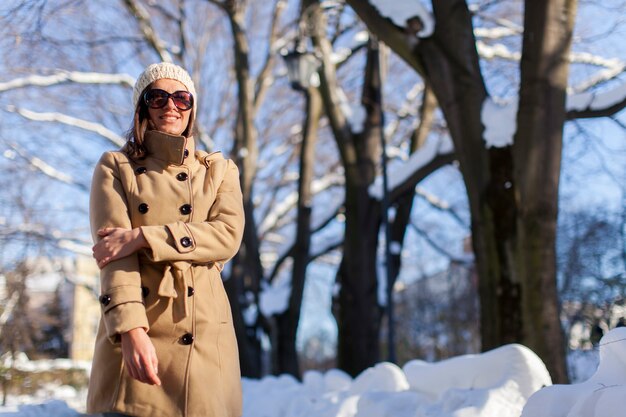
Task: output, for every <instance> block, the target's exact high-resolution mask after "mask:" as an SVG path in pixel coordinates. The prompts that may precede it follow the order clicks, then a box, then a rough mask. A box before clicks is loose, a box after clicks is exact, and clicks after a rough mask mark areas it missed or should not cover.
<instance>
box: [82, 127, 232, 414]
mask: <svg viewBox="0 0 626 417" xmlns="http://www.w3.org/2000/svg"><path fill="white" fill-rule="evenodd" d="M145 144H146V148H147V149H148V156H147V157H146V158H145V159H142V160H140V161H137V162H134V161H131V160H129V159H128V157H126V155H125V154H123V153H121V152H107V153H105V154H104V155H103V156H102V158H101V159H100V162H99V163H98V165H97V166H96V169H95V171H94V176H93V181H92V188H91V197H90V220H91V230H92V234H93V236H94V240H96V239H98V237H97V235H96V232H97V230H99V229H101V228H103V227H124V228H135V227H141V228H142V231H143V234H144V236H145V238H146V240H147V242H148V243H149V245H150V249H146V250H142V251H141V252H138V253H136V254H133V255H131V256H128V257H125V258H122V259H119V260H117V261H114V262H111V263H110V264H108V265H107V266H105V267H104V268H103V269H102V270H101V272H100V278H101V296H100V304H101V307H102V319H101V321H100V326H99V329H98V335H97V339H96V346H95V354H94V360H93V366H92V371H91V378H90V382H89V393H88V398H87V411H88V412H89V413H99V412H105V411H109V412H111V411H115V412H120V413H124V414H128V415H132V416H151V417H166V416H167V417H174V416H188V417H236V416H240V415H241V381H240V372H239V356H238V351H237V343H236V340H235V334H234V329H233V324H232V317H231V311H230V305H229V303H228V299H227V297H226V293H225V291H224V287H223V285H222V280H221V277H220V271H221V268H222V265H223V263H224V262H226V261H227V260H229V259H230V258H232V257H233V256H234V255H235V253H236V252H237V250H238V249H239V245H240V243H241V237H242V234H243V225H244V220H243V205H242V197H241V188H240V185H239V172H238V170H237V167H236V165H235V164H234V163H233V162H232V161H231V160H225V159H224V158H223V157H222V156H221V154H219V153H214V154H210V155H209V154H206V153H204V152H200V151H195V148H194V141H193V138H188V139H187V138H184V137H182V136H171V135H167V134H164V133H160V132H154V131H150V132H147V133H146V137H145ZM136 327H144V328H147V329H149V330H148V335H149V336H150V339H151V340H152V343H153V344H154V346H155V349H156V353H157V357H158V360H159V367H158V375H159V377H160V379H161V383H162V386H152V385H148V384H144V383H141V382H139V381H137V380H134V379H132V378H131V377H130V375H129V374H128V372H126V371H125V369H124V364H123V361H122V356H121V347H120V336H119V335H120V333H123V332H126V331H128V330H130V329H133V328H136Z"/></svg>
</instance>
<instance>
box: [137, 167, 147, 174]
mask: <svg viewBox="0 0 626 417" xmlns="http://www.w3.org/2000/svg"><path fill="white" fill-rule="evenodd" d="M146 172H148V168H146V167H138V168H137V169H135V174H137V175H141V174H145V173H146Z"/></svg>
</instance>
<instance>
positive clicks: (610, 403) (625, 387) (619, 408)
mask: <svg viewBox="0 0 626 417" xmlns="http://www.w3.org/2000/svg"><path fill="white" fill-rule="evenodd" d="M625 397H626V328H624V327H619V328H616V329H613V330H611V331H610V332H609V333H607V334H606V335H605V336H604V337H603V338H602V339H601V340H600V364H599V365H598V370H597V371H596V373H595V374H594V375H593V376H592V377H591V378H589V379H588V380H587V381H585V382H582V383H580V384H574V385H553V386H551V387H546V388H544V389H542V390H540V391H538V392H537V393H535V394H534V395H533V396H532V397H530V399H529V400H528V403H527V404H526V407H524V412H523V413H522V417H626V408H625V407H624V398H625Z"/></svg>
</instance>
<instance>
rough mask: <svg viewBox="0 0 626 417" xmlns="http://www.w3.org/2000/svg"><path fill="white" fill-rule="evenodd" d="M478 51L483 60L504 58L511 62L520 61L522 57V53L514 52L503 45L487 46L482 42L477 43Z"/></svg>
mask: <svg viewBox="0 0 626 417" xmlns="http://www.w3.org/2000/svg"><path fill="white" fill-rule="evenodd" d="M476 50H477V51H478V55H480V57H481V58H483V59H488V60H490V59H494V58H502V59H508V60H511V61H519V60H520V58H521V56H522V54H521V53H520V52H513V51H511V50H509V48H507V47H506V46H505V45H503V44H501V43H496V44H493V45H487V44H486V43H484V42H482V41H476Z"/></svg>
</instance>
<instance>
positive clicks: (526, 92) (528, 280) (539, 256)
mask: <svg viewBox="0 0 626 417" xmlns="http://www.w3.org/2000/svg"><path fill="white" fill-rule="evenodd" d="M575 14H576V0H552V1H546V2H533V1H527V2H526V9H525V13H524V42H523V46H522V61H521V88H520V102H519V112H518V116H517V125H518V126H523V127H524V128H523V129H518V131H517V133H516V135H515V142H514V145H513V147H514V151H515V153H514V164H515V179H516V184H517V185H518V193H517V194H516V197H517V204H518V229H519V239H518V251H517V265H516V267H517V268H516V272H517V273H518V274H519V276H520V280H521V283H522V297H521V301H522V306H523V334H524V343H525V344H526V345H527V346H528V347H530V348H531V349H532V350H534V351H535V352H536V353H537V354H538V355H539V356H540V357H542V358H544V360H545V361H546V364H547V366H548V370H549V371H550V374H551V376H552V379H553V380H554V381H555V382H559V383H563V382H567V380H568V376H567V368H566V364H565V360H564V353H565V343H564V337H563V331H562V328H561V323H560V317H559V316H560V314H559V312H560V308H559V304H558V298H557V292H556V279H555V277H556V253H555V252H556V251H555V242H556V227H557V214H558V192H559V176H560V171H561V148H562V142H563V125H564V123H565V117H566V114H565V94H566V88H567V80H568V72H569V60H568V57H569V52H570V45H571V41H572V31H573V27H574V17H575Z"/></svg>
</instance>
